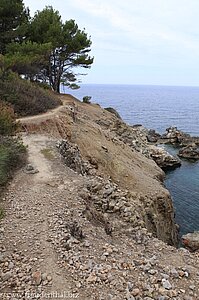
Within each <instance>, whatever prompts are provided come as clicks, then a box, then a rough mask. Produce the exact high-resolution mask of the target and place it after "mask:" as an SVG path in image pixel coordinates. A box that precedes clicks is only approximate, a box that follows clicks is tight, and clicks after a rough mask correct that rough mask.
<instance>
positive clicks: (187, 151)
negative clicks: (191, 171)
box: [178, 143, 199, 160]
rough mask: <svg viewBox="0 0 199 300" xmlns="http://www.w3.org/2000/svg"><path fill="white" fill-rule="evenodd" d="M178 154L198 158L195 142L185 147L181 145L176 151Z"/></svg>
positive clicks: (183, 156)
mask: <svg viewBox="0 0 199 300" xmlns="http://www.w3.org/2000/svg"><path fill="white" fill-rule="evenodd" d="M178 156H179V157H182V158H186V159H194V160H198V159H199V148H198V146H197V145H196V144H195V143H192V144H189V145H187V146H186V147H183V148H182V149H181V150H179V152H178Z"/></svg>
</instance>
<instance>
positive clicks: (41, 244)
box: [0, 95, 199, 300]
mask: <svg viewBox="0 0 199 300" xmlns="http://www.w3.org/2000/svg"><path fill="white" fill-rule="evenodd" d="M60 97H61V100H62V101H63V106H61V107H59V108H56V109H55V110H52V111H51V112H48V113H46V114H42V115H38V116H33V117H27V118H23V119H21V120H20V122H21V124H22V128H23V133H22V138H23V141H24V144H25V145H27V146H28V155H29V158H28V159H29V164H28V165H27V166H26V168H24V169H23V170H20V171H18V173H17V174H16V176H15V178H14V179H13V181H12V182H11V184H10V185H9V187H8V190H7V192H6V194H5V195H4V198H3V205H4V209H5V217H4V218H3V219H2V220H1V222H0V235H1V243H0V266H1V271H0V284H1V292H0V294H1V295H2V297H4V298H6V297H7V296H9V297H10V299H12V298H13V297H14V296H15V297H18V298H17V299H49V298H51V299H56V298H61V296H62V298H66V299H70V298H77V299H101V300H102V299H112V300H117V299H118V300H119V299H128V300H130V299H131V300H134V299H136V300H141V299H145V300H149V299H157V300H163V299H176V300H180V299H184V300H188V299H189V300H194V299H198V297H199V291H198V286H199V274H198V267H199V261H198V255H197V253H194V254H192V253H190V252H189V251H187V250H185V249H181V248H180V249H176V248H174V247H173V246H169V245H168V244H170V245H176V244H177V229H176V225H175V221H174V209H173V204H172V201H171V197H170V194H169V192H168V191H167V190H166V189H165V187H164V185H163V178H164V172H163V171H162V170H161V169H160V168H159V167H158V166H157V164H156V163H155V162H154V161H153V160H152V159H150V158H147V155H144V154H143V153H141V152H143V151H144V150H145V149H144V148H142V151H137V149H135V148H136V147H137V146H136V147H134V146H133V145H134V143H131V142H133V141H131V142H130V143H129V139H130V138H129V137H130V136H131V137H134V138H135V141H137V142H140V144H141V146H140V147H144V146H143V145H144V142H142V139H143V140H144V139H145V138H144V136H143V135H142V134H143V133H142V131H138V130H137V129H136V128H133V127H131V126H128V125H126V124H125V123H123V121H122V120H120V119H118V118H117V116H115V115H114V114H112V113H110V112H108V111H106V110H104V109H102V108H101V107H100V106H99V105H96V104H85V103H81V102H80V101H78V100H77V99H75V98H74V97H72V96H70V95H62V96H60ZM125 135H126V138H124V136H125ZM4 298H3V299H4ZM6 299H7V298H6Z"/></svg>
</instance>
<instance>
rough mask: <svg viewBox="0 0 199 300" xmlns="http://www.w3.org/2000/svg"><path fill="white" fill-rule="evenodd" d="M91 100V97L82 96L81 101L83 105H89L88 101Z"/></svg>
mask: <svg viewBox="0 0 199 300" xmlns="http://www.w3.org/2000/svg"><path fill="white" fill-rule="evenodd" d="M91 98H92V97H91V96H84V97H83V99H82V100H83V102H84V103H88V104H90V103H91V101H90V100H91Z"/></svg>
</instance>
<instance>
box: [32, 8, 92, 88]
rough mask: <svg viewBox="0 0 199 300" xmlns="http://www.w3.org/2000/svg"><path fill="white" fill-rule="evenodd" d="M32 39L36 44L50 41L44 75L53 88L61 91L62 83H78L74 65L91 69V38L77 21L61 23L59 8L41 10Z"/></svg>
mask: <svg viewBox="0 0 199 300" xmlns="http://www.w3.org/2000/svg"><path fill="white" fill-rule="evenodd" d="M30 40H31V41H32V42H36V43H41V44H43V43H44V44H45V43H51V45H52V48H51V54H50V56H49V62H48V66H47V67H46V68H45V69H43V76H45V77H46V81H48V82H49V84H50V86H51V87H52V88H53V90H54V91H57V92H59V91H60V84H61V82H62V83H66V85H69V86H70V83H71V82H72V84H74V83H75V81H76V80H77V79H76V74H75V73H74V72H73V68H74V67H83V68H90V66H91V64H92V63H93V58H91V57H90V56H89V55H88V53H89V52H90V46H91V40H90V38H88V36H87V34H86V33H85V31H84V30H83V31H82V30H80V29H79V28H78V25H77V24H76V23H75V21H74V20H69V21H66V22H65V23H63V22H62V20H61V16H60V14H59V12H58V11H55V10H54V9H53V8H52V7H51V6H48V7H46V8H45V9H43V10H42V11H40V12H39V11H38V12H37V13H36V14H35V16H34V18H33V20H32V21H31V25H30Z"/></svg>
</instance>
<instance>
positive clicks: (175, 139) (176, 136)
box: [161, 127, 191, 145]
mask: <svg viewBox="0 0 199 300" xmlns="http://www.w3.org/2000/svg"><path fill="white" fill-rule="evenodd" d="M161 139H163V140H165V142H166V143H170V144H179V145H180V144H181V143H182V142H183V141H185V140H190V139H191V136H190V135H189V134H187V133H184V132H183V131H181V130H178V128H177V127H169V128H167V129H166V133H165V134H163V135H162V137H161Z"/></svg>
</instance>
